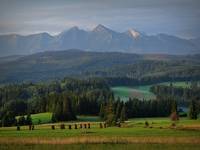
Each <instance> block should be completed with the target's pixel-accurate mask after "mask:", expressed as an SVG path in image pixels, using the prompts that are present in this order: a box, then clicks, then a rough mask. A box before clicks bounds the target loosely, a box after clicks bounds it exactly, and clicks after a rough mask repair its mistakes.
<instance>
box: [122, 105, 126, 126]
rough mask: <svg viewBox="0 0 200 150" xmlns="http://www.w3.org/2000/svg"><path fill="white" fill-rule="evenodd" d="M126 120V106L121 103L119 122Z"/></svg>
mask: <svg viewBox="0 0 200 150" xmlns="http://www.w3.org/2000/svg"><path fill="white" fill-rule="evenodd" d="M126 120H127V115H126V106H125V105H123V107H122V110H121V114H120V122H124V121H126Z"/></svg>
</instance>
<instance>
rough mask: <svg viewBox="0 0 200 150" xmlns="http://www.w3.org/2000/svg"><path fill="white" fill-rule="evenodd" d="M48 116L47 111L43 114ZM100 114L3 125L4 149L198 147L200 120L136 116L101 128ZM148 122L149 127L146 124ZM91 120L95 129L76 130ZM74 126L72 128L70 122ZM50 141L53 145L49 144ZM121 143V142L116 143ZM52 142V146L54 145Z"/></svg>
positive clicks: (0, 138)
mask: <svg viewBox="0 0 200 150" xmlns="http://www.w3.org/2000/svg"><path fill="white" fill-rule="evenodd" d="M43 115H44V114H43ZM98 121H99V118H98V117H89V116H87V117H83V116H81V117H79V119H78V120H77V121H76V122H64V124H65V126H66V129H60V124H61V123H55V124H54V125H55V127H56V129H55V130H52V129H51V125H52V124H42V125H35V130H32V131H29V130H28V127H27V126H23V127H21V130H20V131H17V130H16V127H4V128H0V149H16V150H18V149H20V150H21V149H22V150H23V149H48V150H51V149H72V150H73V149H95V150H96V149H97V150H98V149H110V150H112V149H148V150H149V149H150V150H151V149H198V148H199V146H200V120H188V119H187V118H181V119H180V121H178V122H177V123H176V124H177V125H176V127H173V128H172V127H171V123H172V122H171V121H170V120H169V118H134V119H130V120H129V121H128V122H126V123H124V124H122V127H120V128H119V127H108V128H100V127H99V122H98ZM145 121H148V122H149V127H145ZM88 122H90V124H91V129H74V124H75V123H76V124H78V125H79V124H81V123H82V124H85V123H88ZM69 124H70V125H72V129H71V130H70V129H68V125H69ZM49 144H50V145H49ZM116 144H117V145H116ZM51 145H52V146H51Z"/></svg>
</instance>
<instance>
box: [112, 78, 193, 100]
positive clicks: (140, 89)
mask: <svg viewBox="0 0 200 150" xmlns="http://www.w3.org/2000/svg"><path fill="white" fill-rule="evenodd" d="M158 84H160V85H166V86H169V85H170V82H161V83H158ZM152 85H153V84H152ZM152 85H141V86H115V87H112V91H113V92H114V95H115V97H120V98H121V99H122V100H124V101H127V100H128V98H129V97H131V98H138V99H145V100H149V99H155V97H156V96H155V95H154V94H153V93H152V92H150V87H151V86H152ZM173 86H175V87H183V88H189V87H190V86H191V83H190V82H184V81H180V82H173Z"/></svg>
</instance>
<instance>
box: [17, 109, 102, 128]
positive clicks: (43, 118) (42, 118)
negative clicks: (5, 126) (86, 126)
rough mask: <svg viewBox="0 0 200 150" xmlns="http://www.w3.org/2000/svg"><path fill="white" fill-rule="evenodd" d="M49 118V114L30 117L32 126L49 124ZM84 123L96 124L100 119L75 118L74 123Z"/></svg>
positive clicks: (92, 117) (90, 117)
mask: <svg viewBox="0 0 200 150" xmlns="http://www.w3.org/2000/svg"><path fill="white" fill-rule="evenodd" d="M25 117H26V116H25ZM51 117H52V113H51V112H46V113H38V114H32V115H31V118H32V122H33V124H34V125H37V124H47V123H51ZM16 118H19V116H17V117H16ZM85 121H89V122H97V121H100V118H99V117H98V116H77V121H74V122H85Z"/></svg>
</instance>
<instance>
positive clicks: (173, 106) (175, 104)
mask: <svg viewBox="0 0 200 150" xmlns="http://www.w3.org/2000/svg"><path fill="white" fill-rule="evenodd" d="M174 112H176V113H177V103H176V101H175V100H173V101H172V107H171V113H174Z"/></svg>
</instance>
